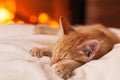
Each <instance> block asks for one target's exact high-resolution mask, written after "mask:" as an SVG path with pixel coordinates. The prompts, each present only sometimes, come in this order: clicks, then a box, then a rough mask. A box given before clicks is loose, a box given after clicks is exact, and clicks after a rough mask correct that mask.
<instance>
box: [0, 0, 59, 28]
mask: <svg viewBox="0 0 120 80" xmlns="http://www.w3.org/2000/svg"><path fill="white" fill-rule="evenodd" d="M0 2H1V3H0V5H2V6H0V24H25V23H26V22H24V21H23V20H16V19H15V13H16V4H15V0H5V1H1V0H0ZM28 20H29V22H30V23H33V24H38V23H39V24H47V25H50V26H52V27H54V28H58V27H59V23H58V22H57V21H56V20H54V19H53V18H51V17H50V16H49V15H48V14H47V13H45V12H42V13H40V14H39V15H38V16H35V15H31V16H30V17H29V19H28Z"/></svg>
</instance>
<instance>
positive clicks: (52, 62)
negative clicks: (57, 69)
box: [51, 59, 60, 65]
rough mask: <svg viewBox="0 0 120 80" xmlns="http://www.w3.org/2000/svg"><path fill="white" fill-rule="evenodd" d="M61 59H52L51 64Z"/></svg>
mask: <svg viewBox="0 0 120 80" xmlns="http://www.w3.org/2000/svg"><path fill="white" fill-rule="evenodd" d="M59 61H60V60H59V59H54V60H53V59H52V60H51V65H53V64H55V63H57V62H59Z"/></svg>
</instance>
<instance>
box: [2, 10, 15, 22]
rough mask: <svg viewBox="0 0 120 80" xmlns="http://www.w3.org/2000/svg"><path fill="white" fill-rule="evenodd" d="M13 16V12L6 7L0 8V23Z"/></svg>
mask: <svg viewBox="0 0 120 80" xmlns="http://www.w3.org/2000/svg"><path fill="white" fill-rule="evenodd" d="M13 18H14V14H13V13H11V12H9V10H7V9H6V8H0V23H5V22H7V21H9V20H12V19H13Z"/></svg>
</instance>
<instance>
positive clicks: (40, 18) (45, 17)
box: [38, 13, 48, 23]
mask: <svg viewBox="0 0 120 80" xmlns="http://www.w3.org/2000/svg"><path fill="white" fill-rule="evenodd" d="M47 21H48V15H47V14H46V13H41V14H39V16H38V22H39V23H46V22H47Z"/></svg>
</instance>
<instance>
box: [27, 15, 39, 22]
mask: <svg viewBox="0 0 120 80" xmlns="http://www.w3.org/2000/svg"><path fill="white" fill-rule="evenodd" d="M29 20H30V22H32V23H36V22H37V17H36V16H34V15H32V16H30V18H29Z"/></svg>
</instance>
